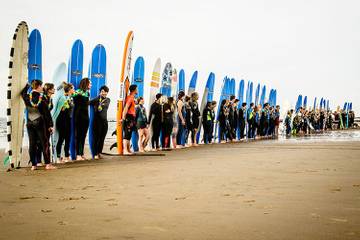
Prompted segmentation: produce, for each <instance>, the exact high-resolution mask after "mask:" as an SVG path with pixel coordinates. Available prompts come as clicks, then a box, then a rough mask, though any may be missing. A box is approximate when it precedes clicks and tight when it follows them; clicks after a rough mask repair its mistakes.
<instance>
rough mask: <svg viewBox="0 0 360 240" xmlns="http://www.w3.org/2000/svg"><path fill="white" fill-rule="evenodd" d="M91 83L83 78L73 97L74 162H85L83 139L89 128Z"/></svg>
mask: <svg viewBox="0 0 360 240" xmlns="http://www.w3.org/2000/svg"><path fill="white" fill-rule="evenodd" d="M90 89H91V81H90V79H89V78H83V79H81V81H80V84H79V89H78V90H76V92H75V93H74V96H73V100H74V113H73V117H74V131H75V148H76V160H86V158H85V156H84V148H85V139H86V135H87V132H88V128H89V95H90V94H89V90H90Z"/></svg>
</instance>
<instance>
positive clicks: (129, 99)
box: [122, 84, 138, 155]
mask: <svg viewBox="0 0 360 240" xmlns="http://www.w3.org/2000/svg"><path fill="white" fill-rule="evenodd" d="M129 91H130V94H129V95H127V96H126V100H125V107H124V110H123V114H122V119H123V129H124V139H123V149H124V153H123V154H124V155H131V154H132V152H131V150H130V140H131V135H132V133H133V131H137V129H136V111H135V96H136V94H137V93H138V88H137V85H135V84H132V85H130V87H129Z"/></svg>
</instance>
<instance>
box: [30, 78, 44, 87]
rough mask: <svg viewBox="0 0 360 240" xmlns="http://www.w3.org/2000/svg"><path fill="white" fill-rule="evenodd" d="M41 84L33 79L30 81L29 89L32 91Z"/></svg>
mask: <svg viewBox="0 0 360 240" xmlns="http://www.w3.org/2000/svg"><path fill="white" fill-rule="evenodd" d="M42 84H43V83H42V81H41V80H39V79H34V80H32V81H31V88H32V89H36V88H38V87H40V86H41V85H42Z"/></svg>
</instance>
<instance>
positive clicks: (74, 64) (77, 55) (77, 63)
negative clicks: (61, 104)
mask: <svg viewBox="0 0 360 240" xmlns="http://www.w3.org/2000/svg"><path fill="white" fill-rule="evenodd" d="M83 61H84V47H83V44H82V41H81V40H80V39H78V40H76V41H75V42H74V44H73V45H72V48H71V55H70V59H69V65H68V82H69V83H71V84H73V85H74V88H75V90H76V89H77V88H78V87H79V83H80V81H81V79H82V76H83ZM74 124H75V122H74V118H72V121H71V134H70V135H71V136H70V156H71V159H72V160H75V159H76V149H75V129H74V128H75V127H74Z"/></svg>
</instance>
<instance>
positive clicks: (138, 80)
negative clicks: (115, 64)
mask: <svg viewBox="0 0 360 240" xmlns="http://www.w3.org/2000/svg"><path fill="white" fill-rule="evenodd" d="M144 74H145V62H144V58H143V57H141V56H140V57H138V58H137V59H136V61H135V66H134V73H133V80H132V84H135V85H136V86H137V87H138V94H137V97H144ZM138 142H139V133H138V132H137V131H133V133H132V136H131V144H132V148H133V150H134V152H138V151H139V143H138Z"/></svg>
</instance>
